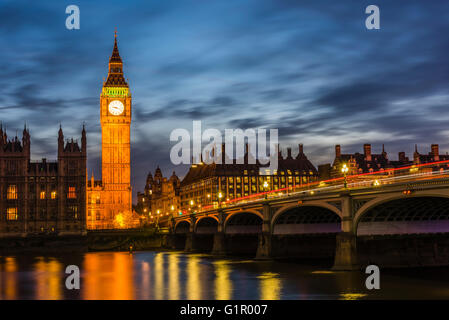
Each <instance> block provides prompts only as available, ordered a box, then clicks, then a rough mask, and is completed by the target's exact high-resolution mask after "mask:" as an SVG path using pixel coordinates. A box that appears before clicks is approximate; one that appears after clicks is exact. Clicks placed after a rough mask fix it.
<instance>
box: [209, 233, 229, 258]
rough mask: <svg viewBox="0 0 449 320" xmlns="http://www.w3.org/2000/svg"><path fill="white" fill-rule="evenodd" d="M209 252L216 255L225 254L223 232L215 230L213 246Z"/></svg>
mask: <svg viewBox="0 0 449 320" xmlns="http://www.w3.org/2000/svg"><path fill="white" fill-rule="evenodd" d="M211 254H213V255H217V256H224V255H226V239H225V235H224V233H223V232H217V233H215V234H214V246H213V247H212V252H211Z"/></svg>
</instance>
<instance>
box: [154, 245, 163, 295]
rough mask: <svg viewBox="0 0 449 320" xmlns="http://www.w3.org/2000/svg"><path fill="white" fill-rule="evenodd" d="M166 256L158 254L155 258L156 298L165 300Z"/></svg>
mask: <svg viewBox="0 0 449 320" xmlns="http://www.w3.org/2000/svg"><path fill="white" fill-rule="evenodd" d="M163 282H164V254H163V253H161V252H158V253H156V256H155V257H154V298H155V299H157V300H162V299H164V284H163Z"/></svg>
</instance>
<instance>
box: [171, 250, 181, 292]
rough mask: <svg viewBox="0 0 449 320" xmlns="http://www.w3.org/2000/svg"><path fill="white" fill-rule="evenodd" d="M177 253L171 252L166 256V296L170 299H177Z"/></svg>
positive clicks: (178, 284)
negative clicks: (167, 282) (167, 283)
mask: <svg viewBox="0 0 449 320" xmlns="http://www.w3.org/2000/svg"><path fill="white" fill-rule="evenodd" d="M178 256H179V255H178V254H176V253H172V254H170V256H169V258H168V274H169V278H168V279H169V286H168V298H169V299H170V300H179V291H180V290H179V286H180V283H179V260H178Z"/></svg>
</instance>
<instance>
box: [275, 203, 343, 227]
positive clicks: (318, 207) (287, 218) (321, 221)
mask: <svg viewBox="0 0 449 320" xmlns="http://www.w3.org/2000/svg"><path fill="white" fill-rule="evenodd" d="M271 230H272V231H273V234H314V233H337V232H340V231H341V211H340V210H338V209H337V208H336V207H334V206H332V205H330V204H328V203H322V202H309V203H307V204H301V205H298V204H295V205H290V206H285V207H282V208H280V209H279V210H278V211H277V212H276V213H275V214H274V215H273V218H272V219H271Z"/></svg>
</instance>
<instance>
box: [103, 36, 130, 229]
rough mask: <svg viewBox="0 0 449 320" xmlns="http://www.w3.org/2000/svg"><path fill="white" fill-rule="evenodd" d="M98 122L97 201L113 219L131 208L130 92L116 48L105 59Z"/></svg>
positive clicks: (106, 217) (115, 46)
mask: <svg viewBox="0 0 449 320" xmlns="http://www.w3.org/2000/svg"><path fill="white" fill-rule="evenodd" d="M100 121H101V134H102V143H101V165H102V189H103V190H102V191H103V192H102V195H101V198H102V199H101V204H102V205H103V210H104V213H103V214H104V219H105V220H109V219H112V221H114V220H115V219H116V216H117V215H118V214H123V215H125V214H126V213H131V212H132V211H131V210H132V190H131V165H130V149H131V145H130V126H131V93H130V91H129V87H128V83H127V82H126V80H125V78H124V76H123V62H122V59H121V57H120V54H119V51H118V47H117V33H116V34H115V39H114V48H113V50H112V55H111V57H110V59H109V72H108V78H107V80H106V81H105V82H104V83H103V89H102V92H101V96H100Z"/></svg>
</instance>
